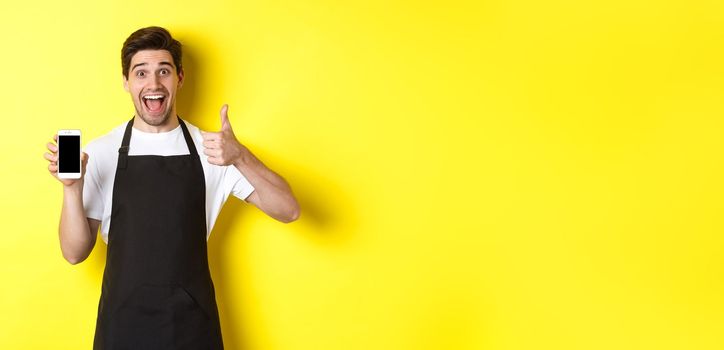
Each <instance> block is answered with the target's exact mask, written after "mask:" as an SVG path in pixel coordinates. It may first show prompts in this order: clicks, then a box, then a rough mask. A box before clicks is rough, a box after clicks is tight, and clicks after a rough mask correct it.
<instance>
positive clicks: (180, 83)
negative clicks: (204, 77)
mask: <svg viewBox="0 0 724 350" xmlns="http://www.w3.org/2000/svg"><path fill="white" fill-rule="evenodd" d="M183 85H184V69H183V68H181V70H180V71H178V88H179V89H180V88H181V87H182V86H183Z"/></svg>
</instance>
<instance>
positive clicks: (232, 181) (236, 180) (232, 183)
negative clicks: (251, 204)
mask: <svg viewBox="0 0 724 350" xmlns="http://www.w3.org/2000/svg"><path fill="white" fill-rule="evenodd" d="M224 185H225V187H226V188H227V189H230V190H229V192H230V193H231V194H233V195H234V197H236V198H239V199H242V200H244V199H246V197H249V195H250V194H251V193H252V192H254V186H252V185H251V183H250V182H249V180H247V179H246V177H244V175H243V174H242V173H241V172H240V171H239V169H237V168H236V167H235V166H233V165H229V166H227V167H226V174H225V176H224Z"/></svg>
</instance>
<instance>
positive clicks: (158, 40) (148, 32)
mask: <svg viewBox="0 0 724 350" xmlns="http://www.w3.org/2000/svg"><path fill="white" fill-rule="evenodd" d="M141 50H166V51H168V52H169V53H170V54H171V57H173V64H174V65H175V66H176V73H177V74H179V73H180V72H181V69H182V67H181V43H180V42H179V41H178V40H176V39H174V38H173V37H172V36H171V33H169V32H168V30H166V29H165V28H161V27H146V28H141V29H139V30H137V31H135V32H133V34H131V35H130V36H129V37H128V39H126V41H125V42H124V43H123V48H122V49H121V65H122V67H123V76H124V77H125V78H126V79H128V70H129V68H130V66H131V58H133V55H135V54H136V53H137V52H138V51H141Z"/></svg>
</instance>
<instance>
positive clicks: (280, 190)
mask: <svg viewBox="0 0 724 350" xmlns="http://www.w3.org/2000/svg"><path fill="white" fill-rule="evenodd" d="M234 166H235V167H236V168H237V169H238V170H239V171H240V172H241V173H242V174H244V177H246V179H247V180H249V182H250V183H251V184H252V186H254V191H255V192H256V193H257V196H258V207H259V208H260V209H261V210H262V211H264V212H265V213H267V214H268V215H270V216H271V217H273V218H275V219H277V220H279V221H282V222H291V221H294V220H296V219H297V218H298V217H299V204H298V203H297V200H296V199H295V198H294V195H293V194H292V189H291V187H290V186H289V184H288V183H287V182H286V181H285V180H284V178H282V177H281V176H279V175H278V174H277V173H275V172H274V171H272V170H271V169H269V168H268V167H267V166H266V165H264V164H263V163H262V162H261V161H260V160H259V159H258V158H257V157H256V156H254V154H252V153H251V151H249V149H248V148H246V147H244V148H243V151H242V152H241V156H240V157H239V158H238V159H237V160H236V161H235V162H234Z"/></svg>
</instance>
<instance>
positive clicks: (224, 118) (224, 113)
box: [219, 104, 231, 131]
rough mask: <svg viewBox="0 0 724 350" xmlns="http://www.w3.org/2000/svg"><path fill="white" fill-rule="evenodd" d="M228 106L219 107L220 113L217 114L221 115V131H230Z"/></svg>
mask: <svg viewBox="0 0 724 350" xmlns="http://www.w3.org/2000/svg"><path fill="white" fill-rule="evenodd" d="M228 111H229V105H227V104H224V105H223V106H221V112H219V114H220V115H221V130H222V131H223V130H231V123H229V114H228Z"/></svg>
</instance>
